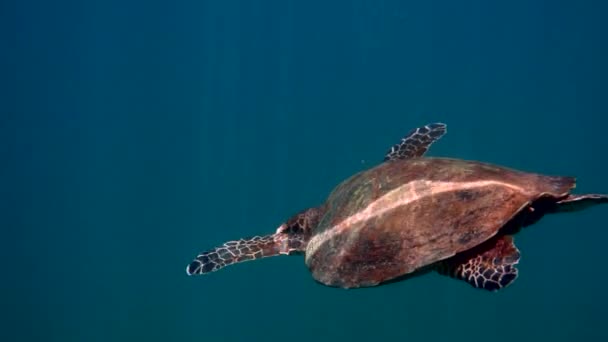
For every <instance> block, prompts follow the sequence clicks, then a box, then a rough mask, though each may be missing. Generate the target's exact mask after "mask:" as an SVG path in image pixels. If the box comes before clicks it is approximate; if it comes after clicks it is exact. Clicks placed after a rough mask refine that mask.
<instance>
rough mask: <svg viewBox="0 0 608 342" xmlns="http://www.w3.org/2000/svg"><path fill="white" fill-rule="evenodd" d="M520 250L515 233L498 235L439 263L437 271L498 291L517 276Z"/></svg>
mask: <svg viewBox="0 0 608 342" xmlns="http://www.w3.org/2000/svg"><path fill="white" fill-rule="evenodd" d="M519 257H520V254H519V250H518V249H517V247H516V246H515V244H514V243H513V238H512V237H511V236H498V237H494V238H492V239H491V240H488V241H486V242H485V243H483V244H481V245H479V246H478V247H476V248H473V249H472V250H469V251H466V252H464V253H462V254H458V255H456V256H453V257H451V258H449V259H447V260H444V261H442V262H441V263H439V264H438V265H437V268H436V270H437V272H438V273H439V274H442V275H446V276H449V277H452V278H456V279H460V280H464V281H466V282H467V283H469V284H470V285H471V286H473V287H475V288H478V289H485V290H488V291H498V290H500V289H502V288H504V287H506V286H508V285H509V284H511V283H513V282H514V281H515V279H517V274H518V271H517V268H516V265H517V263H519Z"/></svg>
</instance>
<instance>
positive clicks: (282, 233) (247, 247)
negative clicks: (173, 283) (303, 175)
mask: <svg viewBox="0 0 608 342" xmlns="http://www.w3.org/2000/svg"><path fill="white" fill-rule="evenodd" d="M322 210H323V208H322V207H319V208H310V209H307V210H304V211H302V212H300V213H298V214H296V215H294V216H293V217H292V218H290V219H289V220H288V221H287V222H285V223H284V224H282V225H281V226H279V228H278V229H277V231H276V233H274V234H272V235H265V236H254V237H252V238H248V239H240V240H234V241H228V242H226V243H224V244H223V245H221V246H218V247H216V248H213V249H211V250H208V251H205V252H203V253H201V254H199V255H198V256H197V257H196V258H195V259H194V260H193V261H192V262H191V263H190V264H189V265H188V266H187V267H186V273H188V275H195V274H205V273H210V272H214V271H217V270H219V269H221V268H224V267H226V266H228V265H231V264H235V263H239V262H243V261H249V260H257V259H261V258H265V257H271V256H276V255H292V254H299V253H302V252H303V251H304V249H305V248H306V245H307V244H308V240H309V239H310V234H311V231H312V228H314V227H316V225H317V224H318V222H319V218H320V217H321V215H322Z"/></svg>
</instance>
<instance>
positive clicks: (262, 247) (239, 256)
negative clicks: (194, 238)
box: [186, 235, 279, 275]
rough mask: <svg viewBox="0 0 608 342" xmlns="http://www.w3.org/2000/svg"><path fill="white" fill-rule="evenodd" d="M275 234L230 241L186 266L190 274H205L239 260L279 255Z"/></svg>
mask: <svg viewBox="0 0 608 342" xmlns="http://www.w3.org/2000/svg"><path fill="white" fill-rule="evenodd" d="M278 254H279V251H278V248H277V243H276V242H275V236H274V235H266V236H255V237H253V238H250V239H240V240H236V241H228V242H226V243H224V244H223V245H222V246H219V247H216V248H214V249H212V250H209V251H206V252H203V253H201V254H199V255H198V256H197V257H196V259H194V260H193V261H192V262H191V263H190V265H188V267H187V268H186V272H187V273H188V274H189V275H193V274H205V273H210V272H213V271H217V270H219V269H220V268H223V267H225V266H228V265H230V264H234V263H237V262H242V261H247V260H255V259H260V258H263V257H269V256H273V255H278Z"/></svg>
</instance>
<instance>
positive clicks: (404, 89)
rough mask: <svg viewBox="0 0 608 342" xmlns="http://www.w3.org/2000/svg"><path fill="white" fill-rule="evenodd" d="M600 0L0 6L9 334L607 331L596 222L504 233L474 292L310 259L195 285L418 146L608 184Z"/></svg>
mask: <svg viewBox="0 0 608 342" xmlns="http://www.w3.org/2000/svg"><path fill="white" fill-rule="evenodd" d="M607 10H608V6H607V3H606V2H602V1H578V2H576V3H575V2H566V1H509V2H500V4H495V3H492V4H488V3H487V1H458V2H454V1H425V2H419V4H409V3H408V2H404V1H397V0H391V1H369V0H366V1H363V0H358V1H293V0H291V1H287V0H281V1H279V0H277V1H231V0H226V1H215V2H212V1H178V2H153V1H98V2H94V1H90V2H79V1H59V2H57V1H55V2H50V1H44V2H43V1H27V0H24V1H18V2H17V1H15V2H10V1H6V2H2V3H1V4H0V32H1V37H0V38H2V39H0V49H1V50H0V51H1V54H0V62H1V65H2V69H0V72H1V73H2V74H1V75H0V80H1V81H0V87H1V88H0V105H1V107H0V129H1V131H0V133H2V134H0V153H1V156H2V167H0V176H1V179H2V181H1V183H0V187H1V188H0V191H1V192H2V196H0V205H1V207H0V208H2V214H1V216H0V217H1V218H2V221H1V222H0V224H1V227H2V238H1V239H0V241H2V248H1V249H0V250H1V252H0V257H2V260H3V261H4V262H3V266H4V269H3V271H2V277H1V278H0V279H1V281H0V293H1V295H0V299H1V302H0V304H1V305H2V311H1V312H2V316H3V317H2V319H1V320H0V322H1V323H0V324H1V325H2V328H1V329H0V339H1V340H3V341H30V340H32V341H33V340H38V341H139V340H146V341H294V342H297V341H312V340H314V341H330V340H331V341H335V340H347V339H348V340H351V341H370V340H372V339H374V340H379V341H387V340H389V339H390V340H394V341H406V340H407V341H421V340H424V341H447V340H451V341H471V340H480V339H483V340H486V339H489V340H492V341H494V342H498V341H516V340H517V341H530V340H547V341H574V340H575V339H576V340H593V341H599V340H606V339H608V332H607V330H606V329H605V327H606V324H607V323H608V316H607V314H606V311H605V308H606V306H607V305H608V295H607V294H606V292H605V291H604V289H605V286H606V285H605V284H606V281H607V280H608V278H607V277H606V273H605V272H604V268H605V265H606V255H605V252H606V248H605V241H606V239H608V232H607V231H606V228H607V226H606V215H607V214H608V208H606V207H598V208H593V209H590V210H588V211H585V212H581V213H576V214H570V215H561V216H555V217H547V218H545V219H544V220H542V221H541V222H540V223H538V224H537V225H535V226H533V227H532V228H530V229H527V230H525V231H524V232H523V233H522V234H520V235H519V236H518V237H517V244H518V246H519V247H520V249H521V250H522V260H521V265H520V267H519V268H520V277H519V278H518V280H517V281H516V282H515V283H514V285H512V286H511V287H509V288H508V289H507V290H505V291H503V292H500V293H493V294H491V293H486V292H483V291H479V290H474V289H473V288H471V287H470V286H469V285H467V284H465V283H462V282H458V281H456V280H451V279H447V278H443V277H440V276H438V275H428V276H425V277H421V278H415V279H412V280H410V281H407V282H401V283H397V284H393V285H391V286H386V287H381V288H375V289H366V290H356V291H346V290H339V289H332V288H326V287H322V286H320V285H318V284H316V283H315V282H314V281H313V280H312V279H311V277H310V274H309V273H308V272H307V270H306V268H305V266H304V263H303V259H302V258H301V257H283V258H272V259H265V260H263V261H258V262H252V263H246V264H240V265H236V266H233V267H231V268H230V269H226V270H223V271H221V272H217V273H214V274H212V275H210V276H208V277H198V278H191V277H187V276H186V274H185V266H186V264H187V263H188V262H190V260H191V259H192V257H194V256H195V255H196V254H197V253H198V252H200V251H202V250H204V249H206V248H209V247H212V246H214V245H216V244H218V243H221V242H223V241H225V240H228V239H234V238H239V237H242V236H247V235H254V234H264V233H268V232H272V231H274V229H275V228H276V227H277V226H278V225H279V224H280V223H281V222H282V221H283V220H285V219H286V218H288V217H289V216H290V215H291V214H293V213H294V212H296V211H298V210H300V209H302V208H305V207H308V206H311V205H316V204H319V203H320V202H322V201H323V199H324V197H325V196H326V195H327V194H328V192H329V191H330V190H331V189H332V188H333V186H335V185H336V184H337V183H338V182H339V181H341V180H342V179H344V178H345V177H348V176H350V175H351V174H353V173H355V172H357V171H360V170H362V169H364V168H367V167H371V166H373V165H375V163H377V162H379V161H380V160H381V159H382V157H383V155H384V153H385V152H386V150H387V149H388V147H389V146H390V145H392V144H394V143H395V142H397V141H398V140H399V139H400V138H401V136H402V135H403V134H405V133H406V132H407V131H409V130H410V129H411V128H413V127H416V126H419V125H421V124H425V123H428V122H433V121H443V122H446V123H447V124H448V130H449V133H448V135H447V136H446V137H445V138H444V139H442V140H441V142H440V143H438V144H436V145H434V146H433V149H432V151H430V154H431V155H443V156H451V157H458V158H467V159H477V160H483V161H489V162H495V163H499V164H503V165H507V166H511V167H516V168H520V169H523V170H527V171H536V172H546V173H550V174H564V175H575V176H577V177H578V179H579V186H578V188H577V189H578V190H579V191H581V192H608V184H607V182H606V180H605V176H606V167H607V165H606V161H605V159H606V153H607V152H606V150H607V149H608V142H607V139H606V124H607V121H608V119H607V118H608V116H607V115H608V103H607V101H606V98H607V97H606V95H607V90H608V84H607V79H608V64H607V63H606V61H607V60H608V35H607V33H608V21H606V13H607Z"/></svg>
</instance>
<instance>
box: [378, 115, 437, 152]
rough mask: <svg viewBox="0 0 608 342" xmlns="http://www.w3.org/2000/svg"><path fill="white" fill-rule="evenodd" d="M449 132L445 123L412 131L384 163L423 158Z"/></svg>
mask: <svg viewBox="0 0 608 342" xmlns="http://www.w3.org/2000/svg"><path fill="white" fill-rule="evenodd" d="M446 132H447V126H446V125H445V124H443V123H432V124H429V125H426V126H422V127H418V128H416V129H413V130H411V131H410V132H409V133H408V134H407V135H406V136H405V137H403V139H401V142H400V143H398V144H395V145H393V146H392V147H391V149H390V150H389V151H388V152H387V153H386V155H385V157H384V161H389V160H396V159H408V158H413V157H421V156H422V155H424V153H425V152H426V151H427V150H428V149H429V147H430V146H431V145H432V144H433V143H434V142H435V141H437V140H439V138H441V137H442V136H443V135H444V134H445V133H446Z"/></svg>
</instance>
